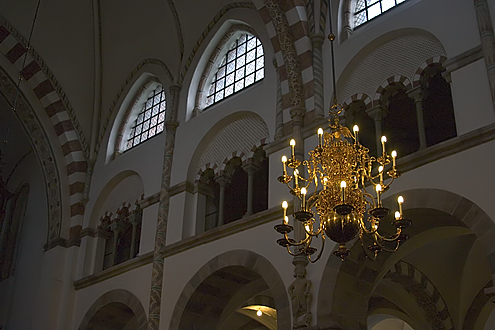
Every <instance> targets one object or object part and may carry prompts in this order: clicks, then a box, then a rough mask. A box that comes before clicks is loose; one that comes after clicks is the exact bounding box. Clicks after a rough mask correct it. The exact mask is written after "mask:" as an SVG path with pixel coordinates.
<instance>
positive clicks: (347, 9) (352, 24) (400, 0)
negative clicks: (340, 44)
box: [339, 0, 414, 40]
mask: <svg viewBox="0 0 495 330" xmlns="http://www.w3.org/2000/svg"><path fill="white" fill-rule="evenodd" d="M413 1H414V0H343V1H342V2H341V3H342V5H341V7H340V10H339V13H340V14H339V15H340V19H339V22H340V24H341V36H342V39H343V40H345V39H347V38H348V37H349V36H350V35H351V34H352V32H353V31H354V30H355V29H356V28H358V27H360V26H361V25H363V24H366V23H367V22H369V21H371V20H372V19H374V18H376V17H378V16H381V15H382V14H385V13H387V12H388V11H389V10H390V9H393V8H395V7H397V6H399V5H402V4H404V3H406V2H413ZM361 3H363V4H364V5H363V4H361ZM388 3H391V4H392V3H393V4H392V5H388ZM360 4H361V5H360ZM358 5H359V7H358ZM373 6H377V7H379V9H378V10H377V11H379V13H377V14H374V15H372V17H371V18H368V17H369V16H368V10H369V8H372V7H373ZM359 13H364V15H365V16H364V17H365V19H364V20H362V21H360V22H359V23H358V24H357V23H356V21H357V20H358V19H357V18H356V14H359Z"/></svg>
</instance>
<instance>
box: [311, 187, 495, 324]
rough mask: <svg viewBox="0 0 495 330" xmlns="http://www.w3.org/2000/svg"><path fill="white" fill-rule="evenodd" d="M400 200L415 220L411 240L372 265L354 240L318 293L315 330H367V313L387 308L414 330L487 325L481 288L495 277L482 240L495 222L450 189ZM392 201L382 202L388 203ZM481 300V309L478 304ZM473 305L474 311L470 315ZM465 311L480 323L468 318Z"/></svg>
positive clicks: (409, 194) (423, 191)
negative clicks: (415, 329)
mask: <svg viewBox="0 0 495 330" xmlns="http://www.w3.org/2000/svg"><path fill="white" fill-rule="evenodd" d="M402 195H403V196H404V198H405V200H407V201H408V206H409V208H408V209H405V216H406V217H407V218H410V219H412V220H413V226H411V227H410V228H408V231H407V233H408V234H409V235H410V239H409V240H408V241H407V242H406V243H405V244H404V245H403V246H402V247H401V248H400V249H399V250H398V251H397V252H396V253H393V254H382V255H380V256H379V258H378V259H377V260H376V261H370V260H367V259H366V258H365V257H364V255H363V253H362V249H361V246H360V244H359V243H356V244H355V245H354V246H353V247H352V249H351V251H352V254H351V256H350V257H348V258H347V259H346V261H345V262H343V263H340V262H336V261H335V260H334V259H335V258H329V260H328V262H327V265H326V268H325V271H324V273H323V276H322V280H321V285H320V291H319V294H318V314H317V315H318V316H317V320H318V326H320V327H322V328H325V327H329V326H336V327H337V328H338V329H346V330H348V329H363V328H364V329H365V328H366V327H367V324H366V323H367V318H368V316H369V315H372V314H377V313H383V312H384V311H385V312H386V313H385V314H390V311H394V313H395V314H394V313H392V315H399V317H400V315H406V316H407V317H408V318H403V320H404V321H405V322H407V323H410V322H411V320H412V319H414V320H416V321H417V324H415V325H413V326H415V327H418V328H421V329H422V328H424V327H425V326H427V327H428V328H429V327H432V328H435V327H434V326H439V325H441V327H440V328H439V329H451V328H452V327H456V328H457V327H458V326H457V325H459V324H476V325H477V326H479V325H480V324H484V322H485V321H486V319H484V318H485V317H486V315H487V314H489V313H486V311H487V310H486V309H487V308H491V306H488V305H489V304H486V302H487V301H488V299H485V298H487V297H486V295H485V293H484V289H485V288H487V287H491V286H492V284H491V275H492V274H493V273H494V270H493V269H492V267H491V265H490V263H489V260H490V259H491V257H492V254H493V253H487V251H493V246H492V245H494V244H495V242H493V241H490V240H487V239H486V237H485V235H486V233H487V231H488V229H487V228H493V227H494V226H495V225H494V224H493V222H492V220H491V219H489V217H488V216H487V215H486V214H485V213H484V212H483V211H482V210H481V209H480V208H479V207H478V206H476V205H475V204H473V203H472V202H471V201H469V200H467V199H465V198H463V197H461V196H459V195H456V194H454V193H451V192H447V191H443V190H438V189H415V190H409V191H405V192H403V193H402ZM396 197H397V196H391V197H389V198H388V199H387V200H386V201H385V202H384V203H387V202H389V203H391V204H392V203H394V200H395V199H396ZM390 207H393V206H392V205H390ZM481 228H484V229H481ZM409 265H410V266H409ZM480 295H481V296H482V297H480ZM459 302H462V303H461V304H460V303H459ZM479 302H485V304H484V305H483V306H477V305H478V303H479ZM473 306H477V307H478V308H477V309H476V311H474V310H473V311H471V309H473ZM433 307H434V308H433ZM468 310H469V311H470V313H471V314H473V313H474V314H475V315H480V318H479V319H477V320H471V319H467V316H466V313H467V311H468ZM482 310H483V313H482ZM483 315H485V316H483Z"/></svg>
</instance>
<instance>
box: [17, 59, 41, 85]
mask: <svg viewBox="0 0 495 330" xmlns="http://www.w3.org/2000/svg"><path fill="white" fill-rule="evenodd" d="M40 70H41V68H40V66H39V65H38V63H36V61H32V62H31V63H29V64H27V65H26V66H25V67H24V69H22V71H21V74H22V76H23V77H24V79H26V80H29V79H31V78H32V77H33V76H34V75H35V74H37V73H38V72H39V71H40Z"/></svg>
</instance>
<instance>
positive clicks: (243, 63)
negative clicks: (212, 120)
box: [205, 34, 265, 107]
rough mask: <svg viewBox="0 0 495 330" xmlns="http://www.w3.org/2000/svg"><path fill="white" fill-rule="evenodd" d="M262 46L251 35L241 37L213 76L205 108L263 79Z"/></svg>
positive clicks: (263, 59)
mask: <svg viewBox="0 0 495 330" xmlns="http://www.w3.org/2000/svg"><path fill="white" fill-rule="evenodd" d="M264 67H265V58H264V53H263V45H262V44H261V42H260V41H259V39H258V38H256V37H255V36H253V35H250V34H243V35H241V36H240V37H239V38H238V39H237V40H236V41H235V42H234V43H233V44H232V46H231V47H230V49H229V50H228V52H227V54H225V57H224V58H223V59H222V61H221V62H220V65H219V67H218V71H217V72H216V73H215V75H214V76H213V79H212V81H211V85H210V87H209V89H208V93H207V96H206V104H205V107H208V106H210V105H212V104H214V103H217V102H219V101H221V100H223V99H224V98H226V97H228V96H230V95H232V94H234V93H237V92H238V91H240V90H242V89H244V88H246V87H248V86H250V85H252V84H254V83H255V82H257V81H260V80H261V79H263V78H264V77H265V71H264Z"/></svg>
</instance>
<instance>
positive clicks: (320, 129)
mask: <svg viewBox="0 0 495 330" xmlns="http://www.w3.org/2000/svg"><path fill="white" fill-rule="evenodd" d="M318 135H323V128H321V127H320V128H318Z"/></svg>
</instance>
